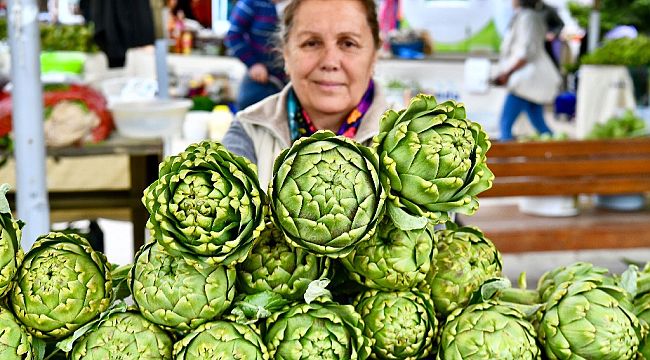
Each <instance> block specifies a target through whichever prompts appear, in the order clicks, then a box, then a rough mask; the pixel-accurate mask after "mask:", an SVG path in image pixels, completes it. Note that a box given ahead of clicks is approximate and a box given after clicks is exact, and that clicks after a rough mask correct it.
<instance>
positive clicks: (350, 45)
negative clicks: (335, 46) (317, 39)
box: [341, 40, 358, 48]
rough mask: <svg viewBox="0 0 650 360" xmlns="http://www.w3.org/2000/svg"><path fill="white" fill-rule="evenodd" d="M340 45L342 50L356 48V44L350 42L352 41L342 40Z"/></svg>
mask: <svg viewBox="0 0 650 360" xmlns="http://www.w3.org/2000/svg"><path fill="white" fill-rule="evenodd" d="M341 45H342V46H343V47H344V48H355V47H358V45H357V43H356V42H355V41H352V40H343V41H342V42H341Z"/></svg>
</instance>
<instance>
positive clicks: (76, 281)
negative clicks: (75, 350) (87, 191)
mask: <svg viewBox="0 0 650 360" xmlns="http://www.w3.org/2000/svg"><path fill="white" fill-rule="evenodd" d="M15 281H16V283H15V285H14V287H13V288H12V291H11V292H10V294H9V297H10V299H11V305H12V309H13V311H14V313H15V314H16V317H18V319H19V320H20V321H21V322H22V323H23V324H24V325H25V326H26V327H27V330H28V331H29V332H30V333H32V334H33V335H35V336H37V337H40V338H44V339H62V338H64V337H66V336H68V335H70V334H71V333H72V332H74V331H75V330H77V329H78V328H80V327H81V326H83V325H84V324H86V323H87V322H89V321H90V320H92V319H93V318H95V317H96V316H97V315H99V314H100V313H101V312H103V311H104V310H106V309H107V308H108V307H109V305H110V303H111V300H112V295H113V290H112V280H111V273H110V268H109V264H108V262H107V261H106V256H105V255H104V254H102V253H101V252H98V251H95V250H93V248H92V247H91V246H90V244H89V243H88V241H87V240H86V239H84V238H83V237H81V236H79V235H76V234H63V233H57V232H51V233H49V234H47V235H44V236H41V237H39V238H38V239H37V240H36V242H35V243H34V245H33V246H32V248H31V250H30V251H29V252H28V253H27V254H26V255H25V260H24V261H23V264H22V265H21V266H20V269H19V270H18V274H17V275H16V280H15Z"/></svg>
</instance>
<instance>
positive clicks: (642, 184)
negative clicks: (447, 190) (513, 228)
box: [479, 176, 650, 198]
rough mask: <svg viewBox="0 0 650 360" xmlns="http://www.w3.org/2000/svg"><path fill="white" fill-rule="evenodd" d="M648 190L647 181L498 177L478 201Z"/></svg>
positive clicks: (644, 178)
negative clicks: (497, 198) (484, 198)
mask: <svg viewBox="0 0 650 360" xmlns="http://www.w3.org/2000/svg"><path fill="white" fill-rule="evenodd" d="M648 189H650V177H648V176H626V177H602V176H600V177H581V178H550V177H549V178H537V177H510V178H509V177H501V178H499V177H497V178H496V179H495V180H494V184H493V186H492V188H491V189H489V190H486V191H484V192H482V193H481V194H480V195H479V198H481V197H498V196H528V195H575V194H625V193H628V194H629V193H644V192H647V191H648Z"/></svg>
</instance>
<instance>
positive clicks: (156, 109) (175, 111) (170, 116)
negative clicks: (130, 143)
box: [110, 99, 192, 139]
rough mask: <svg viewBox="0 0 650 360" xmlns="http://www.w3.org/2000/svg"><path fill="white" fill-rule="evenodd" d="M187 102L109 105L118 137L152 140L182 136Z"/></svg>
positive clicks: (156, 101) (144, 101) (166, 101)
mask: <svg viewBox="0 0 650 360" xmlns="http://www.w3.org/2000/svg"><path fill="white" fill-rule="evenodd" d="M191 106H192V101H191V100H188V99H151V100H136V101H118V102H114V103H113V104H111V105H110V110H111V112H112V113H113V120H114V121H115V127H116V128H117V131H118V133H120V135H122V136H125V137H132V138H140V139H150V138H160V137H162V138H164V137H170V136H175V135H179V134H181V131H182V129H183V120H184V119H185V114H186V113H187V111H188V110H189V108H190V107H191Z"/></svg>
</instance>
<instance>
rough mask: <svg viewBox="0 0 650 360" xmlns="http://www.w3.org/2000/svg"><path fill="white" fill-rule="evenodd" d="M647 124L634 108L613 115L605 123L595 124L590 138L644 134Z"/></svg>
mask: <svg viewBox="0 0 650 360" xmlns="http://www.w3.org/2000/svg"><path fill="white" fill-rule="evenodd" d="M645 128H646V124H645V121H644V120H643V119H641V118H640V117H638V116H636V115H635V114H634V112H633V111H632V110H627V111H626V112H625V113H624V114H623V115H621V116H617V117H612V118H610V119H609V120H607V121H606V122H605V123H603V124H595V125H594V127H593V129H592V130H591V132H590V133H589V134H588V135H587V138H588V139H621V138H630V137H635V136H642V135H644V134H645V133H646V131H645V130H646V129H645Z"/></svg>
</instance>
